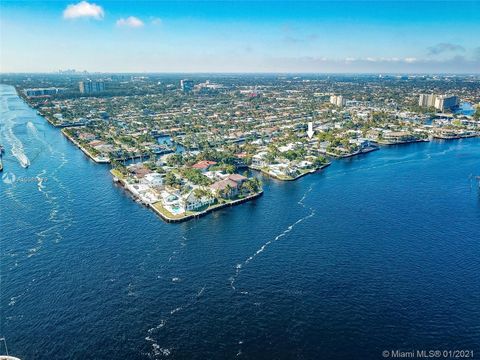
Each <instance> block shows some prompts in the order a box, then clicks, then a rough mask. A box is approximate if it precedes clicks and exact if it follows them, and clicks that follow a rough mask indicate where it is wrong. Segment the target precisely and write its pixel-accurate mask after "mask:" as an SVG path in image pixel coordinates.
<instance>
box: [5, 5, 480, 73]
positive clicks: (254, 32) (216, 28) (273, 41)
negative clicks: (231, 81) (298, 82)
mask: <svg viewBox="0 0 480 360" xmlns="http://www.w3.org/2000/svg"><path fill="white" fill-rule="evenodd" d="M152 4H153V5H152ZM27 5H28V6H27ZM0 10H1V11H0V19H1V25H0V30H1V37H2V45H1V55H0V56H1V58H0V59H1V61H0V71H1V72H4V73H6V72H53V71H58V70H59V69H70V68H74V69H77V70H87V71H90V72H159V73H162V72H165V73H169V72H185V73H188V72H231V73H236V72H246V73H248V72H260V73H262V72H265V73H267V72H274V73H282V72H290V73H305V72H306V73H357V72H358V73H478V72H479V71H480V40H478V37H477V36H476V34H478V33H479V32H480V25H479V24H480V3H479V2H478V1H466V2H460V3H451V2H433V1H422V2H415V3H413V2H408V1H403V2H396V1H389V2H365V1H350V2H341V1H331V2H323V1H320V2H316V1H311V2H301V3H293V2H289V1H283V2H280V3H276V4H275V6H273V3H272V2H270V1H255V2H242V1H240V2H233V1H232V2H209V1H196V2H190V3H185V2H179V1H174V2H163V1H158V2H153V3H152V2H138V3H133V2H111V1H96V0H93V1H89V2H87V1H81V2H71V1H54V2H37V1H22V2H15V1H3V2H2V3H1V4H0ZM459 19H461V21H459Z"/></svg>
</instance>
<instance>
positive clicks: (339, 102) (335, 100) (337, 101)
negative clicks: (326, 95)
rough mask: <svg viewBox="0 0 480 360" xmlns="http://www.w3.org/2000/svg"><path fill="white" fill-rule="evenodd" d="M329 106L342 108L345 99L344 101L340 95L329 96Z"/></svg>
mask: <svg viewBox="0 0 480 360" xmlns="http://www.w3.org/2000/svg"><path fill="white" fill-rule="evenodd" d="M330 104H333V105H335V106H339V107H342V106H345V105H346V104H347V99H345V98H344V97H343V96H342V95H332V96H330Z"/></svg>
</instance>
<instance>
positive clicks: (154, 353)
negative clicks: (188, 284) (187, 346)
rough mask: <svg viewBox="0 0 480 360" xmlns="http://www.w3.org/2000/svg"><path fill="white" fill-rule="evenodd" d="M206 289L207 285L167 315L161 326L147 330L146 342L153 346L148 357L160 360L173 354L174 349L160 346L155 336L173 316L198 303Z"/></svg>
mask: <svg viewBox="0 0 480 360" xmlns="http://www.w3.org/2000/svg"><path fill="white" fill-rule="evenodd" d="M205 288H206V286H205V285H204V286H202V288H201V289H200V290H198V291H197V292H195V294H193V295H192V296H191V297H190V299H189V300H188V301H187V302H186V303H185V304H184V305H181V306H177V307H175V308H173V309H171V310H170V311H169V312H168V313H167V315H166V316H165V317H164V318H163V319H161V320H160V323H159V324H157V325H155V326H153V327H151V328H150V329H148V330H147V336H146V337H145V340H146V341H148V342H149V343H150V344H151V346H152V349H151V351H150V352H148V353H147V354H146V355H147V356H148V357H149V358H150V359H160V358H163V357H168V356H170V355H171V354H172V351H173V348H171V347H170V348H167V347H162V346H161V345H159V343H158V340H157V338H156V336H155V335H156V334H157V333H158V332H159V331H160V330H161V329H163V328H165V326H166V325H167V323H168V320H170V318H171V317H172V316H174V315H175V314H177V313H179V312H181V311H183V310H185V309H187V308H189V307H190V306H192V305H193V304H194V303H196V302H197V301H198V300H199V299H200V297H201V296H202V295H203V293H204V292H205Z"/></svg>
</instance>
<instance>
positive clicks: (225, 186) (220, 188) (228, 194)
mask: <svg viewBox="0 0 480 360" xmlns="http://www.w3.org/2000/svg"><path fill="white" fill-rule="evenodd" d="M239 188H240V185H239V184H238V183H237V182H236V181H233V180H230V179H224V180H220V181H217V182H216V183H213V184H212V185H210V189H211V190H212V191H213V193H214V194H215V195H217V196H220V197H223V198H232V197H234V196H237V195H238V192H239Z"/></svg>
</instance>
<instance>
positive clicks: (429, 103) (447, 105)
mask: <svg viewBox="0 0 480 360" xmlns="http://www.w3.org/2000/svg"><path fill="white" fill-rule="evenodd" d="M459 104H460V99H459V98H458V96H454V95H434V94H420V96H419V99H418V105H419V106H421V107H434V108H435V109H437V110H440V111H442V112H443V111H445V110H450V111H451V110H453V109H455V108H456V107H458V105H459Z"/></svg>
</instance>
